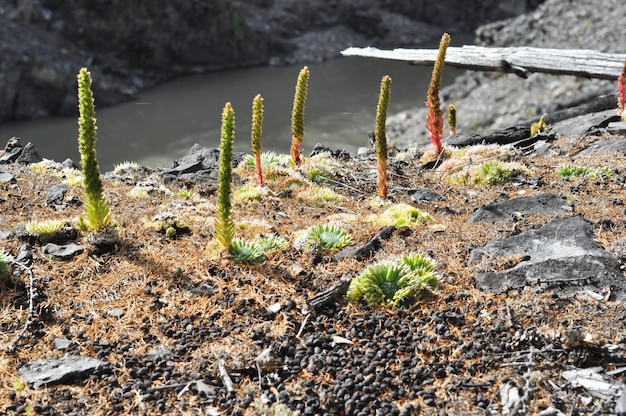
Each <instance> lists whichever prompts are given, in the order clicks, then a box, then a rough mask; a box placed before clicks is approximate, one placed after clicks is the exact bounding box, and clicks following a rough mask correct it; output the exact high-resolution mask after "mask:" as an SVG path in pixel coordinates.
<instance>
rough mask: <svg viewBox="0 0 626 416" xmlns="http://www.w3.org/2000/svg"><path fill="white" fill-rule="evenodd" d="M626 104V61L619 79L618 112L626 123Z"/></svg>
mask: <svg viewBox="0 0 626 416" xmlns="http://www.w3.org/2000/svg"><path fill="white" fill-rule="evenodd" d="M625 104H626V61H624V66H623V67H622V73H621V74H620V76H619V78H617V110H618V112H619V115H620V116H621V117H622V121H626V114H625V113H624V105H625Z"/></svg>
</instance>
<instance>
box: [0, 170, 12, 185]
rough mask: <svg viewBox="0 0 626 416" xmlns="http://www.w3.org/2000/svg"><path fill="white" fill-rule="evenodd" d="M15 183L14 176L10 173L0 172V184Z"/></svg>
mask: <svg viewBox="0 0 626 416" xmlns="http://www.w3.org/2000/svg"><path fill="white" fill-rule="evenodd" d="M9 182H15V175H13V174H12V173H10V172H0V183H9Z"/></svg>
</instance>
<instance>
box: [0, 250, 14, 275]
mask: <svg viewBox="0 0 626 416" xmlns="http://www.w3.org/2000/svg"><path fill="white" fill-rule="evenodd" d="M12 261H13V257H12V256H11V255H10V254H9V253H7V252H6V251H4V249H0V282H2V280H3V279H5V278H7V277H8V276H9V272H10V264H11V262H12Z"/></svg>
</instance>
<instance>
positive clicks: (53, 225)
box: [24, 220, 65, 244]
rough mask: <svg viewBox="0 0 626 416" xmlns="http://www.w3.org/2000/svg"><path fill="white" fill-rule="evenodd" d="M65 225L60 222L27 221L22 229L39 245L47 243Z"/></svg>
mask: <svg viewBox="0 0 626 416" xmlns="http://www.w3.org/2000/svg"><path fill="white" fill-rule="evenodd" d="M64 225H65V222H64V221H61V220H47V221H35V220H32V221H28V222H27V223H26V224H25V225H24V228H25V229H26V232H28V234H30V235H31V236H33V237H35V238H36V239H37V240H39V241H40V242H41V243H44V244H45V243H47V242H49V241H50V240H51V239H52V238H53V237H54V236H55V234H57V233H58V232H59V231H60V230H61V228H63V226H64Z"/></svg>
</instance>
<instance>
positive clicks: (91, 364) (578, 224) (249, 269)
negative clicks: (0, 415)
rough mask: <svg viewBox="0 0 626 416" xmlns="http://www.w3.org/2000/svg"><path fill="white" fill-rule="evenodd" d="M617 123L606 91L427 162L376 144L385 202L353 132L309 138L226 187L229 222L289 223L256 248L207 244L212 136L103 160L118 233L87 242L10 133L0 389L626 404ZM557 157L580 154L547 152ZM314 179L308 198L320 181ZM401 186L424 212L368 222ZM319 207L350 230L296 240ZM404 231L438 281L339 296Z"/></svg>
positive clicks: (62, 408)
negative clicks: (223, 252) (226, 250)
mask: <svg viewBox="0 0 626 416" xmlns="http://www.w3.org/2000/svg"><path fill="white" fill-rule="evenodd" d="M618 121H619V118H618V117H617V116H616V115H615V111H614V110H609V111H606V112H603V113H600V114H594V115H591V116H585V117H582V118H579V119H577V121H576V123H575V124H576V125H577V126H581V128H583V127H584V130H585V131H586V133H584V134H583V135H582V136H581V135H576V136H568V135H565V134H561V132H562V130H561V128H563V126H567V125H566V124H562V125H558V124H555V125H554V126H553V127H552V128H551V129H550V130H548V131H546V132H543V133H541V134H540V135H538V136H535V137H532V138H529V137H528V136H529V135H528V129H527V128H526V130H523V131H521V133H519V134H522V136H523V140H519V141H516V142H514V143H509V144H500V145H498V144H494V145H491V146H484V145H477V146H466V145H464V143H463V140H469V139H468V138H465V139H463V138H462V137H459V138H458V139H457V142H456V144H457V145H458V146H459V148H458V149H457V150H455V151H454V152H453V154H452V155H451V157H450V158H448V159H446V160H445V161H444V162H443V163H441V164H439V165H438V166H437V165H434V164H433V163H427V164H423V163H421V162H419V157H420V154H419V153H415V152H414V151H407V152H398V151H397V150H392V157H391V158H390V159H389V173H390V198H389V199H388V200H386V201H382V200H380V199H378V198H376V197H374V195H375V191H376V174H375V158H374V155H373V154H372V152H371V151H370V152H365V153H363V154H361V155H350V154H347V153H345V152H342V151H333V150H331V149H325V148H322V147H317V148H316V150H315V151H314V153H315V155H312V156H310V157H308V158H307V161H306V163H305V164H304V165H303V166H302V167H301V168H300V169H293V168H289V167H287V166H285V167H284V168H282V169H279V170H275V171H274V176H273V177H272V176H268V179H267V187H266V188H265V189H264V190H262V192H260V194H259V195H257V196H256V197H252V198H250V197H248V198H241V197H240V198H239V199H236V200H235V202H234V205H233V213H234V218H235V223H236V236H237V237H239V238H243V239H246V240H253V239H255V238H256V237H258V236H259V235H266V234H270V233H273V234H276V235H278V236H280V237H282V238H284V239H285V240H286V242H287V246H286V247H285V248H283V249H280V250H277V251H275V252H273V253H269V254H268V255H267V258H266V260H265V261H264V262H263V263H261V264H257V265H254V266H245V265H238V264H233V263H231V262H230V261H229V260H228V259H227V258H223V257H220V256H219V255H218V256H216V254H215V251H213V250H214V249H212V248H211V247H213V245H214V242H215V239H214V236H213V234H214V229H213V217H214V214H215V204H216V197H215V190H216V185H215V178H216V171H217V167H216V160H217V155H218V151H217V150H216V149H203V148H201V147H199V146H194V148H192V149H191V150H190V152H189V154H188V155H187V156H185V157H184V158H182V159H180V160H178V161H176V162H174V163H173V165H172V166H171V167H170V168H168V169H161V170H148V169H144V168H141V167H132V166H129V167H127V168H125V169H119V170H117V171H116V172H110V173H107V174H106V175H105V178H106V180H105V192H106V196H107V199H108V200H109V201H110V204H111V205H110V206H111V210H112V213H113V216H114V220H115V222H116V224H117V225H118V227H119V233H120V237H121V243H120V244H119V246H116V247H114V250H113V251H109V252H98V251H96V250H94V249H93V248H91V247H90V246H89V244H88V243H87V242H86V241H85V240H84V239H83V238H81V237H79V236H78V235H77V233H76V232H75V231H74V232H71V230H72V229H73V226H72V224H73V221H74V219H75V218H77V217H78V216H79V215H81V212H82V199H83V193H82V189H81V187H80V186H77V185H76V183H77V178H78V179H80V177H77V172H76V171H73V170H72V167H75V164H73V163H72V162H71V161H66V162H64V163H62V164H58V163H54V162H45V161H44V162H43V163H36V162H38V161H39V160H41V157H40V156H39V155H38V153H37V152H36V149H34V148H33V147H32V146H28V145H27V146H21V145H20V143H18V142H16V141H12V142H11V143H9V144H8V145H7V147H6V150H5V152H4V153H3V154H2V155H0V162H1V163H3V164H2V166H1V169H0V181H1V184H0V210H1V212H2V215H1V216H0V236H1V237H2V247H3V248H4V249H5V250H7V251H8V252H9V253H10V254H11V255H13V256H14V257H15V260H16V263H14V264H12V266H11V276H10V278H8V279H7V280H5V281H4V282H3V284H2V286H1V292H0V340H1V343H2V344H1V346H2V348H1V350H0V369H1V371H0V385H1V386H2V394H1V395H0V408H1V409H3V412H4V413H5V414H9V415H17V414H24V413H36V414H42V415H61V414H66V415H113V414H120V415H121V414H172V415H173V414H177V415H179V414H188V415H199V414H233V415H268V414H292V415H298V414H300V415H313V414H319V415H342V414H345V415H417V414H424V415H435V414H437V415H438V414H447V415H479V414H480V415H483V414H511V415H513V414H540V415H565V414H579V415H592V414H598V413H602V414H624V412H626V399H625V398H626V388H625V387H624V386H625V384H624V372H623V369H624V365H625V364H626V324H625V322H626V316H625V312H624V300H625V299H626V280H625V279H624V277H625V276H624V270H625V269H626V211H625V209H624V206H625V201H624V197H623V195H624V190H625V189H626V172H624V166H625V162H626V134H625V132H626V130H625V126H624V124H623V123H619V122H618ZM603 126H604V127H603ZM502 136H504V135H502ZM469 137H471V136H469ZM494 137H497V135H496V136H494ZM470 141H471V140H470ZM241 160H242V155H238V156H237V157H236V161H235V164H237V165H238V164H239V163H240V161H241ZM490 163H491V164H493V163H498V166H500V167H509V168H511V169H512V171H511V173H512V174H511V175H508V174H504V173H503V171H499V170H493V169H486V168H485V166H488V165H489V164H490ZM568 166H570V168H568V169H570V170H571V166H577V167H579V168H587V169H589V170H588V171H586V172H583V173H580V174H579V176H563V175H561V174H559V170H560V169H562V168H565V167H568ZM237 172H238V176H237V177H236V178H235V181H234V189H235V190H236V191H238V190H240V189H242V188H244V187H248V188H249V189H248V191H246V192H247V193H236V194H237V195H250V188H252V189H254V188H255V186H254V173H253V171H252V170H251V169H246V168H239V169H238V170H237ZM266 172H269V171H266ZM481 172H483V173H484V172H492V174H491V176H489V179H488V178H487V177H486V176H481ZM324 177H325V178H326V180H320V178H324ZM307 178H317V179H316V182H313V181H311V180H309V179H307ZM78 182H79V181H78ZM320 189H323V190H324V193H323V194H322V195H324V197H319V196H318V197H314V195H320ZM397 204H407V205H408V206H410V207H415V208H418V209H419V210H420V212H421V214H428V215H429V216H430V219H427V220H424V221H421V220H420V218H421V217H420V216H417V215H415V216H411V217H409V219H407V220H405V221H406V222H405V223H404V224H402V225H401V224H395V225H394V224H392V223H391V222H390V223H380V222H379V221H380V219H381V218H383V217H384V215H385V214H384V212H385V211H386V210H387V209H388V208H390V207H392V206H394V205H397ZM168 218H178V220H177V222H176V224H178V225H176V228H177V230H178V232H177V233H176V238H174V239H171V238H168V237H167V236H165V235H164V234H163V227H162V226H159V225H158V224H160V221H163V220H164V219H168ZM33 219H36V220H44V219H45V220H50V219H56V220H60V221H63V222H66V224H67V226H66V228H64V229H62V230H63V232H62V235H61V236H57V235H55V236H54V237H49V238H47V239H45V240H44V239H41V238H37V237H35V236H34V235H33V234H32V233H28V232H26V233H25V232H24V229H25V224H26V223H27V222H28V221H29V220H33ZM179 220H180V221H182V222H184V224H185V226H184V227H183V226H181V223H180V222H178V221H179ZM170 224H172V223H170ZM314 224H334V225H336V226H340V227H342V228H343V229H345V230H346V231H347V232H348V233H349V234H350V236H351V237H352V241H353V244H352V245H350V246H348V248H346V249H345V250H342V251H339V252H336V251H328V252H326V251H318V250H317V249H316V248H315V247H313V248H310V249H307V248H306V247H304V246H302V245H301V244H298V243H297V241H298V235H299V234H298V231H301V230H305V229H307V228H308V227H310V226H311V225H314ZM409 252H415V253H423V254H426V255H428V256H429V257H430V258H432V259H433V260H434V261H435V262H436V264H437V266H436V271H437V273H438V274H439V276H440V285H439V287H438V289H436V290H434V291H432V292H430V293H429V294H428V295H427V296H425V297H418V298H415V302H414V303H413V304H410V305H407V306H406V307H403V308H393V307H377V308H372V307H369V306H368V305H367V304H366V303H365V302H360V303H358V304H350V303H348V302H347V301H346V300H345V298H344V296H343V294H344V293H345V283H344V282H349V281H350V280H351V279H352V278H354V277H355V276H356V275H358V274H359V273H361V272H362V271H363V270H364V269H365V268H366V267H367V266H368V264H371V263H373V262H377V261H384V260H389V259H391V258H394V257H396V256H398V255H401V254H403V253H404V254H406V253H409Z"/></svg>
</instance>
